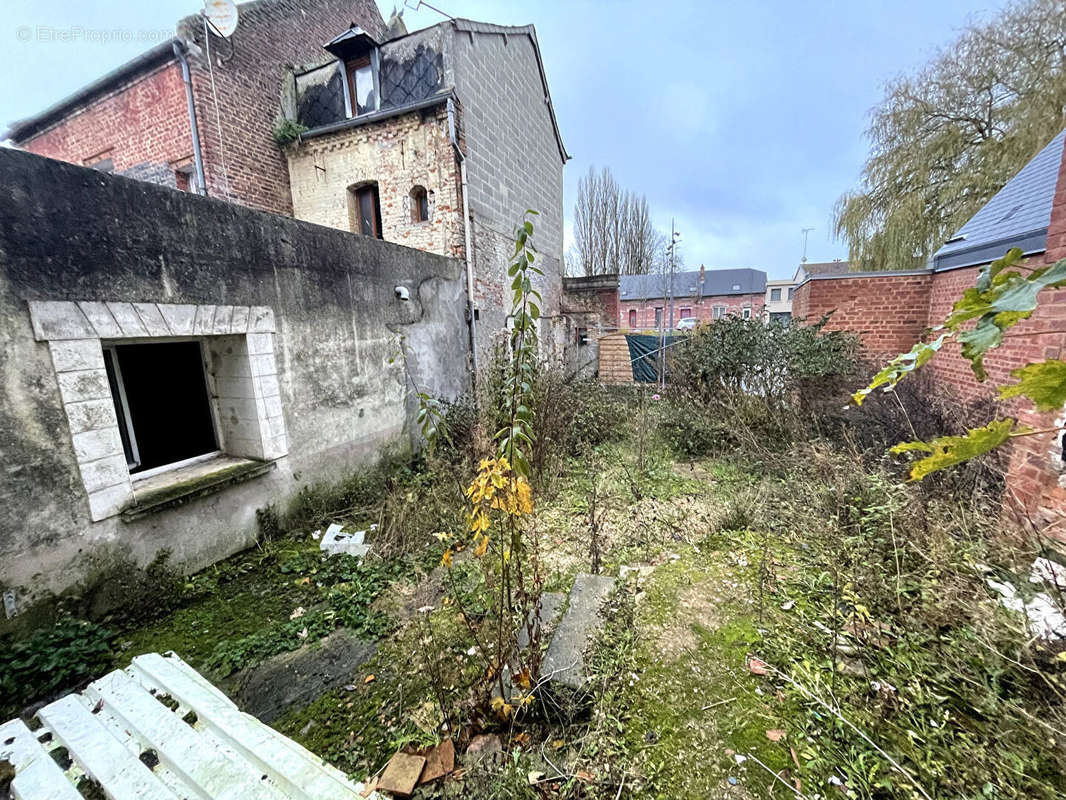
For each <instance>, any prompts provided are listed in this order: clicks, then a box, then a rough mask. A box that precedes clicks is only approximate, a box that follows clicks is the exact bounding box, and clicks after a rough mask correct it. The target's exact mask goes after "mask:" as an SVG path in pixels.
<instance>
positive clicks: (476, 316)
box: [474, 308, 481, 322]
mask: <svg viewBox="0 0 1066 800" xmlns="http://www.w3.org/2000/svg"><path fill="white" fill-rule="evenodd" d="M479 319H481V309H480V308H475V309H474V322H477V321H478V320H479Z"/></svg>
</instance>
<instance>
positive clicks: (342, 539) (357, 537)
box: [315, 522, 370, 558]
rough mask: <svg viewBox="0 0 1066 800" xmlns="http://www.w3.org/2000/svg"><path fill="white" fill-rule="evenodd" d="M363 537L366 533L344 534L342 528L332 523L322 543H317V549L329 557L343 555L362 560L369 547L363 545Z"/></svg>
mask: <svg viewBox="0 0 1066 800" xmlns="http://www.w3.org/2000/svg"><path fill="white" fill-rule="evenodd" d="M315 533H318V531H315ZM365 537H366V531H356V532H355V533H345V531H344V526H343V525H338V524H337V523H336V522H334V523H333V524H332V525H330V526H329V527H328V528H326V533H325V535H323V536H322V541H320V542H319V543H318V549H319V550H321V551H322V552H324V553H327V554H328V555H331V556H335V555H337V554H338V553H345V554H347V555H350V556H355V557H356V558H362V557H363V556H365V555H366V554H367V553H368V552H370V545H368V544H363V539H364V538H365Z"/></svg>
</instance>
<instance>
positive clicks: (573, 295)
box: [560, 275, 618, 377]
mask: <svg viewBox="0 0 1066 800" xmlns="http://www.w3.org/2000/svg"><path fill="white" fill-rule="evenodd" d="M560 311H561V313H562V315H563V317H564V318H565V319H566V321H567V323H568V325H567V329H566V345H565V354H566V356H565V357H566V362H567V363H568V364H570V365H572V367H573V368H574V372H575V373H576V374H579V375H582V376H586V377H591V376H592V375H594V374H595V373H596V372H597V370H600V369H602V367H603V355H602V354H601V351H600V343H601V342H602V341H604V337H606V336H608V335H609V334H612V333H614V332H615V331H617V326H616V324H615V323H616V320H617V319H618V276H617V275H592V276H587V277H581V278H563V296H562V306H561V309H560Z"/></svg>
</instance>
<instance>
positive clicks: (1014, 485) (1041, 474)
mask: <svg viewBox="0 0 1066 800" xmlns="http://www.w3.org/2000/svg"><path fill="white" fill-rule="evenodd" d="M1060 183H1061V182H1060ZM1061 190H1062V187H1061V185H1060V200H1058V201H1057V205H1056V208H1057V209H1059V214H1058V216H1057V217H1056V215H1055V213H1053V216H1052V221H1053V222H1052V231H1051V232H1050V233H1049V236H1048V240H1049V249H1048V252H1047V253H1046V254H1038V255H1036V256H1034V257H1031V258H1029V259H1028V260H1027V262H1026V266H1030V267H1037V266H1041V265H1043V264H1045V263H1054V262H1055V261H1057V260H1059V259H1061V258H1064V257H1066V240H1064V239H1063V237H1062V235H1061V234H1057V233H1056V223H1057V225H1058V226H1059V227H1060V228H1061V227H1063V225H1064V223H1066V214H1063V213H1062V210H1063V209H1064V206H1063V204H1062V201H1061ZM978 271H979V268H978V267H968V268H963V269H945V270H939V271H934V270H923V271H920V272H907V273H886V272H880V273H878V272H874V273H849V274H845V275H825V276H817V277H812V278H808V279H807V280H806V281H805V282H804V283H802V284H801V285H800V286H799V287H798V288H797V289H796V292H795V295H794V297H793V306H792V307H793V316H794V318H796V319H798V320H803V321H806V322H808V323H813V322H817V321H818V320H819V319H820V318H821V317H822V316H823V315H825V314H827V313H829V312H833V313H832V316H831V317H830V320H829V322H828V324H827V326H826V327H827V329H829V330H850V331H853V332H855V333H857V334H858V335H859V337H860V339H861V340H862V343H863V346H864V348H865V350H866V351H867V353H868V354H869V355H870V356H871V358H872V359H874V360H875V361H878V362H881V361H884V360H885V359H886V358H890V357H892V356H894V355H898V354H899V353H903V352H906V351H907V350H910V349H911V347H912V346H913V345H914V344H915V343H916V342H917V341H919V340H920V339H922V338H923V337H924V336H926V335H927V332H928V330H929V328H931V327H932V326H934V325H937V324H939V323H940V322H942V321H943V319H944V318H945V317H946V316H947V315H948V314H949V313H950V312H951V309H952V306H953V305H954V303H955V301H956V300H957V299H958V298H959V297H960V296H961V295H962V292H963V291H964V290H965V289H966V288H968V287H972V286H974V285H975V283H976V280H977V273H978ZM1064 355H1066V290H1061V289H1060V290H1045V291H1044V292H1042V293H1041V295H1040V306H1039V308H1038V309H1037V311H1036V312H1035V313H1034V314H1033V316H1032V318H1030V319H1028V320H1025V321H1023V322H1021V323H1019V324H1018V325H1016V326H1015V327H1014V328H1012V329H1011V330H1010V332H1009V333H1008V334H1007V335H1006V337H1005V341H1004V343H1003V344H1002V345H1001V346H1000V347H998V348H997V349H995V350H993V351H991V352H990V353H989V355H988V356H987V357H986V358H985V369H986V370H987V372H988V375H989V377H988V380H986V381H985V382H983V383H981V382H978V381H977V380H976V379H975V378H974V374H973V370H972V369H971V367H970V363H969V362H968V361H967V360H965V359H964V358H963V357H962V355H961V353H960V347H959V345H958V344H957V343H955V342H952V341H950V340H949V342H947V343H946V344H945V345H944V348H943V350H942V351H941V352H940V354H938V355H937V357H936V358H934V359H933V360H932V361H931V362H930V363H929V365H928V366H927V367H926V368H925V369H926V370H928V371H929V372H930V373H931V374H932V375H933V378H934V381H935V385H936V386H938V391H939V392H940V394H941V396H942V397H943V398H944V399H945V400H946V401H947V402H948V403H950V404H954V405H957V406H958V407H959V408H960V409H961V410H965V408H966V407H967V406H970V405H972V404H974V403H976V402H979V401H982V400H986V401H987V400H989V399H994V398H995V397H996V391H995V387H996V386H1000V385H1003V384H1006V383H1012V382H1013V379H1012V378H1011V377H1010V373H1011V371H1012V370H1014V369H1017V368H1018V367H1022V366H1025V365H1026V364H1028V363H1030V362H1033V361H1039V360H1042V359H1045V358H1062V357H1063V356H1064ZM997 402H1000V403H1001V408H1000V412H1001V413H1003V414H1009V415H1012V416H1016V417H1017V418H1018V419H1019V420H1020V421H1021V422H1023V423H1024V424H1027V425H1029V426H1031V427H1032V428H1034V429H1035V430H1043V429H1046V428H1051V427H1055V426H1056V425H1057V424H1060V423H1061V421H1062V419H1063V414H1062V413H1059V414H1040V413H1037V412H1036V411H1035V410H1033V408H1032V405H1031V404H1030V403H1029V402H1028V401H1023V400H1012V401H997ZM1007 486H1008V491H1009V492H1010V493H1012V494H1013V495H1014V496H1015V497H1016V498H1017V500H1018V501H1019V503H1020V504H1021V506H1022V507H1024V509H1025V511H1026V512H1027V513H1028V514H1030V515H1032V516H1033V518H1034V520H1035V521H1036V522H1038V523H1039V524H1040V525H1041V526H1047V527H1046V528H1045V530H1046V531H1047V532H1048V534H1049V535H1053V536H1055V537H1056V538H1059V539H1066V472H1064V466H1063V437H1062V435H1058V436H1053V435H1052V434H1050V433H1049V434H1043V435H1038V436H1030V437H1024V438H1019V439H1015V440H1014V441H1013V442H1012V443H1011V451H1010V466H1009V469H1008V481H1007Z"/></svg>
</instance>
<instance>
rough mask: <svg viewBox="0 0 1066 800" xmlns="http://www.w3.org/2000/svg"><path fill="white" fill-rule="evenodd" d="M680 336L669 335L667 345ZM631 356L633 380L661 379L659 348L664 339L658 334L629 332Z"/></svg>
mask: <svg viewBox="0 0 1066 800" xmlns="http://www.w3.org/2000/svg"><path fill="white" fill-rule="evenodd" d="M680 338H681V337H680V336H667V337H666V345H667V346H669V345H670V343H671V342H676V341H677V340H678V339H680ZM626 344H628V345H629V358H630V359H631V363H632V365H633V380H635V381H636V382H637V383H657V382H658V380H659V348H660V347H661V346H662V345H663V340H662V339H661V338H660V337H658V336H649V335H647V334H640V333H627V334H626Z"/></svg>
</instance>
